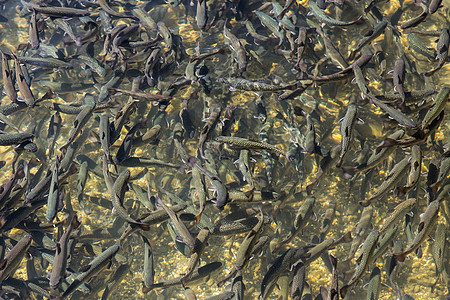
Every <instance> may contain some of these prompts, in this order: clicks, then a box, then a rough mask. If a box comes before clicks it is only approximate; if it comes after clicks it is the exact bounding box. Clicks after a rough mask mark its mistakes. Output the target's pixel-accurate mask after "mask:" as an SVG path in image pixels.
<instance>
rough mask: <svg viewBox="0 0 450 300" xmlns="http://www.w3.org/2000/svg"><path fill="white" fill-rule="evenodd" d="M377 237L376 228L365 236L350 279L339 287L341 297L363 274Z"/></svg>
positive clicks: (343, 296)
mask: <svg viewBox="0 0 450 300" xmlns="http://www.w3.org/2000/svg"><path fill="white" fill-rule="evenodd" d="M378 238H379V231H378V230H374V231H372V232H371V233H370V234H369V235H368V236H367V238H366V240H365V241H364V243H363V245H362V247H361V255H360V256H359V258H358V265H357V267H356V270H355V273H354V274H353V276H352V278H350V280H349V281H348V282H347V283H346V284H345V285H343V286H342V287H341V289H340V295H341V297H342V298H345V296H346V295H347V293H348V291H349V289H350V288H351V287H352V286H353V285H355V284H356V283H357V282H358V280H359V279H360V278H361V277H362V276H363V275H364V272H365V271H366V269H367V268H368V267H369V262H370V259H371V257H372V255H373V252H374V250H375V247H376V245H377V241H378Z"/></svg>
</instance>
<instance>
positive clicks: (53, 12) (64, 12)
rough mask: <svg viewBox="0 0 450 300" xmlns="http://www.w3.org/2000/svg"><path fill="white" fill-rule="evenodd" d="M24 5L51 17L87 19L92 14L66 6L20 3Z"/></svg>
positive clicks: (22, 0)
mask: <svg viewBox="0 0 450 300" xmlns="http://www.w3.org/2000/svg"><path fill="white" fill-rule="evenodd" d="M20 2H21V3H22V5H23V6H24V7H26V8H28V9H30V8H31V9H33V10H35V11H36V12H38V13H41V14H43V15H46V16H49V17H56V18H63V17H85V16H89V15H90V14H91V12H90V11H88V10H85V9H78V8H72V7H64V6H58V7H57V6H41V5H38V4H36V3H33V2H26V1H24V0H21V1H20Z"/></svg>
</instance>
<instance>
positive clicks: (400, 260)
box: [393, 252, 408, 265]
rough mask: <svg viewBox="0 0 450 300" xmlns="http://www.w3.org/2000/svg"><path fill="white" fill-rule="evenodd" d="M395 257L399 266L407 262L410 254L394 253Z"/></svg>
mask: <svg viewBox="0 0 450 300" xmlns="http://www.w3.org/2000/svg"><path fill="white" fill-rule="evenodd" d="M393 255H394V258H395V260H396V262H397V265H401V264H402V263H403V262H404V261H405V259H406V256H407V255H408V254H407V253H406V252H398V253H394V254H393Z"/></svg>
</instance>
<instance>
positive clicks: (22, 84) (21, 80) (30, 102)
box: [12, 54, 36, 107]
mask: <svg viewBox="0 0 450 300" xmlns="http://www.w3.org/2000/svg"><path fill="white" fill-rule="evenodd" d="M12 57H13V59H14V66H15V69H16V81H17V85H18V86H19V92H20V94H21V96H22V99H23V101H24V102H25V103H26V104H27V106H29V107H33V106H34V105H35V104H36V98H35V97H34V94H33V93H32V92H31V89H30V86H29V84H28V83H27V82H26V80H25V76H24V73H23V71H22V68H21V67H20V64H19V59H18V58H17V56H16V55H15V54H12Z"/></svg>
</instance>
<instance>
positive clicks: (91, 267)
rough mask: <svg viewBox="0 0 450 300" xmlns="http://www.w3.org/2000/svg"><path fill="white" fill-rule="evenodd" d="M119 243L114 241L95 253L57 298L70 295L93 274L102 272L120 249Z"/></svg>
mask: <svg viewBox="0 0 450 300" xmlns="http://www.w3.org/2000/svg"><path fill="white" fill-rule="evenodd" d="M120 248H121V247H120V244H119V243H114V244H113V245H112V246H110V247H109V248H107V249H106V250H105V251H103V252H102V253H100V254H99V255H97V256H96V257H95V258H94V259H93V260H92V261H91V262H90V263H89V264H88V265H86V266H85V267H82V268H81V270H80V272H79V273H78V274H77V275H76V277H75V280H74V281H73V282H72V283H71V284H70V285H69V286H68V287H67V289H66V290H65V291H64V293H63V294H62V295H61V296H59V297H58V298H57V299H64V298H66V297H69V296H70V295H72V294H73V293H74V292H75V291H76V289H77V288H78V287H79V286H80V285H81V284H83V283H84V282H86V281H87V280H89V279H90V278H92V277H93V276H95V275H97V274H99V273H100V272H102V271H103V270H104V269H105V268H108V267H109V266H110V265H111V263H112V260H113V258H114V257H115V256H116V254H117V252H119V250H120Z"/></svg>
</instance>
